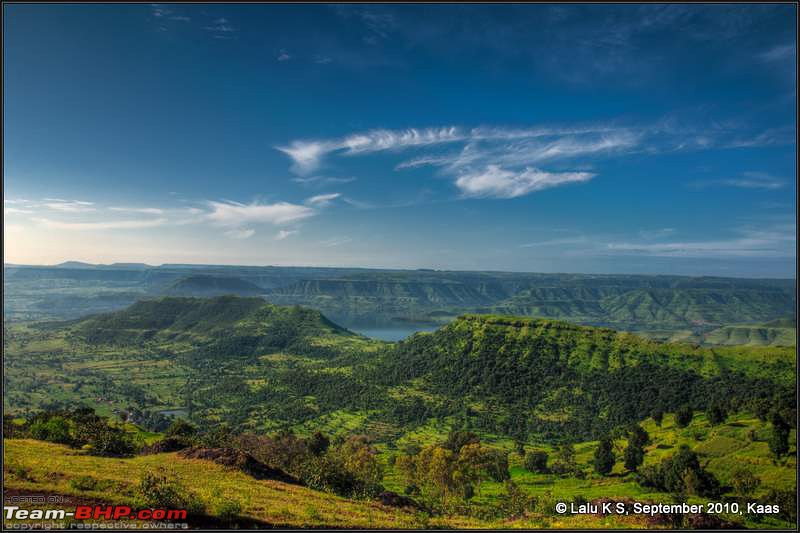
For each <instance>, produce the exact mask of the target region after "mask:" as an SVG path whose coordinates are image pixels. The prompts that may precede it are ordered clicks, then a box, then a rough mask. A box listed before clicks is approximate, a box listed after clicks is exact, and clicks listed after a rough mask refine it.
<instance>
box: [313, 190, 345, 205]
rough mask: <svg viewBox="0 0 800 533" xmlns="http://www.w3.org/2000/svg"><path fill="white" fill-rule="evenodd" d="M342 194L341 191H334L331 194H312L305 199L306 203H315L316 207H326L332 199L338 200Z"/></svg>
mask: <svg viewBox="0 0 800 533" xmlns="http://www.w3.org/2000/svg"><path fill="white" fill-rule="evenodd" d="M340 196H341V194H340V193H338V192H334V193H329V194H318V195H316V196H312V197H311V198H308V199H307V200H306V201H305V204H306V205H313V206H316V207H326V206H328V205H330V204H331V202H332V201H334V200H336V199H337V198H339V197H340Z"/></svg>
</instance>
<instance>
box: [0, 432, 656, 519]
mask: <svg viewBox="0 0 800 533" xmlns="http://www.w3.org/2000/svg"><path fill="white" fill-rule="evenodd" d="M3 462H4V465H5V466H4V468H5V469H6V472H5V474H6V475H5V476H4V477H5V482H6V483H5V487H4V489H5V490H16V491H19V492H21V493H23V494H40V493H55V494H58V495H67V496H78V497H81V498H91V499H94V500H101V501H104V502H108V503H114V504H121V505H126V504H132V503H133V502H134V496H133V494H134V492H133V491H134V489H135V484H136V481H135V480H138V478H139V476H140V475H141V474H142V472H144V471H147V470H155V469H158V468H161V467H164V468H166V469H167V471H168V472H169V474H170V477H171V478H172V479H174V480H177V481H178V482H179V483H180V484H181V485H183V486H184V487H188V488H190V490H192V491H193V492H195V494H197V495H198V496H199V498H200V499H201V500H202V502H203V503H204V504H205V506H206V512H207V513H209V514H211V515H214V513H215V512H216V511H215V510H216V509H217V508H218V506H219V505H220V503H221V502H223V501H225V500H228V501H230V500H236V501H238V502H239V503H240V504H241V512H240V516H244V517H248V518H250V519H255V520H258V521H261V522H263V523H265V524H269V525H274V526H283V527H289V528H300V527H323V526H325V527H333V528H423V527H425V526H426V525H427V527H446V528H487V527H535V523H533V522H531V521H530V520H529V519H526V518H522V519H518V520H510V521H495V522H485V521H480V520H478V519H474V518H467V517H461V516H450V517H434V518H431V519H430V520H429V521H427V520H425V521H422V520H424V519H422V518H421V517H420V516H419V515H418V514H416V513H413V512H409V511H406V510H402V509H395V508H392V507H386V506H383V505H380V504H378V503H375V502H367V501H353V500H347V499H344V498H340V497H338V496H335V495H332V494H328V493H324V492H318V491H314V490H311V489H307V488H304V487H300V486H297V485H289V484H285V483H281V482H278V481H271V480H256V479H253V478H252V477H250V476H248V475H246V474H243V473H241V472H237V471H231V470H226V469H225V468H224V467H222V466H220V465H217V464H214V463H211V462H209V461H203V460H191V459H183V458H180V457H178V456H177V454H174V453H167V454H157V455H145V456H138V457H134V458H132V459H115V458H101V457H92V456H88V455H85V454H83V453H82V452H80V451H76V450H72V449H69V448H67V447H66V446H62V445H59V444H50V443H46V442H40V441H35V440H14V439H8V440H5V441H4V461H3ZM22 471H24V472H25V474H24V475H22V476H20V475H19V472H22ZM15 472H16V473H15ZM82 476H91V477H93V478H95V479H96V480H99V481H107V482H111V483H112V484H113V487H114V488H113V489H111V490H109V489H106V490H104V491H100V492H98V491H80V490H77V489H75V488H74V487H73V486H72V484H71V483H70V481H71V480H74V479H77V478H79V477H82ZM132 480H133V481H132ZM20 506H21V507H23V508H28V507H31V508H32V507H38V506H31V505H25V504H20ZM19 522H24V521H19ZM539 524H540V525H541V522H539ZM547 524H548V525H549V526H550V527H565V528H575V527H587V526H594V527H632V528H640V527H642V526H643V525H644V523H643V521H642V519H641V518H639V517H606V518H601V517H593V516H587V517H584V516H576V517H563V518H562V517H555V518H554V519H552V520H548V522H547Z"/></svg>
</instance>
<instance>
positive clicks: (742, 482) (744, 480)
mask: <svg viewBox="0 0 800 533" xmlns="http://www.w3.org/2000/svg"><path fill="white" fill-rule="evenodd" d="M731 484H732V485H733V489H734V490H735V491H736V494H738V495H739V496H741V497H743V498H747V497H749V496H752V494H753V493H754V492H755V491H756V489H757V488H758V486H759V485H760V484H761V480H760V479H759V478H758V477H756V476H755V475H754V474H753V473H752V472H751V471H750V470H746V469H744V468H740V469H738V470H737V471H736V472H734V473H733V477H732V478H731Z"/></svg>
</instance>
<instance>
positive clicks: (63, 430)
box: [29, 415, 73, 444]
mask: <svg viewBox="0 0 800 533" xmlns="http://www.w3.org/2000/svg"><path fill="white" fill-rule="evenodd" d="M29 431H30V436H31V438H33V439H37V440H46V441H48V442H55V443H58V444H73V438H72V434H71V431H70V423H69V421H68V420H67V419H66V418H64V417H63V416H57V415H56V416H50V417H48V418H41V419H37V420H35V421H34V422H33V423H32V424H31V427H30V430H29Z"/></svg>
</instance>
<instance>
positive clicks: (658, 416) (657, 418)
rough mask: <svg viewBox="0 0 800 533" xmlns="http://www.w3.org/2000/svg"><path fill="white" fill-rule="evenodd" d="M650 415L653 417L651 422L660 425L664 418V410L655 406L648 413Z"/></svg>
mask: <svg viewBox="0 0 800 533" xmlns="http://www.w3.org/2000/svg"><path fill="white" fill-rule="evenodd" d="M650 417H651V418H652V419H653V422H655V423H656V426H658V427H661V422H662V421H663V420H664V410H663V409H661V408H660V407H657V408H655V409H654V410H653V412H652V413H651V414H650Z"/></svg>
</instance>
